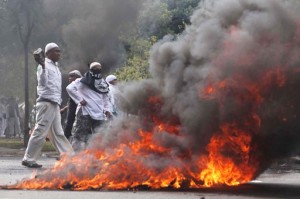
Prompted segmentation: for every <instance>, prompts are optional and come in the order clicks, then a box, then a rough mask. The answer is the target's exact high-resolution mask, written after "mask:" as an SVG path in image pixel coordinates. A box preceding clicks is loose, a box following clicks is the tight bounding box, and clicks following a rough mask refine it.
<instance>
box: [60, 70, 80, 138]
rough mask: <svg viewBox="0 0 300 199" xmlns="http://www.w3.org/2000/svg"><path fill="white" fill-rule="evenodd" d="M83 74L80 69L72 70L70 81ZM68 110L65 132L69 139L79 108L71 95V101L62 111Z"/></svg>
mask: <svg viewBox="0 0 300 199" xmlns="http://www.w3.org/2000/svg"><path fill="white" fill-rule="evenodd" d="M81 77H82V75H81V73H80V71H78V70H73V71H71V72H69V83H72V82H73V81H75V80H76V79H77V78H81ZM66 109H67V110H68V113H67V122H66V126H65V129H64V132H65V136H66V138H67V139H69V138H70V137H71V135H72V127H73V124H74V121H75V116H76V109H77V104H76V103H75V102H74V100H73V99H72V98H71V97H69V101H68V105H67V106H65V107H64V108H63V109H62V110H61V112H63V111H65V110H66Z"/></svg>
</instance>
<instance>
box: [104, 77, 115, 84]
mask: <svg viewBox="0 0 300 199" xmlns="http://www.w3.org/2000/svg"><path fill="white" fill-rule="evenodd" d="M116 79H117V77H116V76H114V75H108V76H107V77H106V78H105V81H106V82H107V83H110V82H111V81H114V80H116Z"/></svg>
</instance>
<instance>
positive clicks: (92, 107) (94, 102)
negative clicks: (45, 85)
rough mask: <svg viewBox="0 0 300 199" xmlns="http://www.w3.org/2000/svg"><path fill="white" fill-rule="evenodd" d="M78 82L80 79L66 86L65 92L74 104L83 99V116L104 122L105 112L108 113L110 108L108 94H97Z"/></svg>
mask: <svg viewBox="0 0 300 199" xmlns="http://www.w3.org/2000/svg"><path fill="white" fill-rule="evenodd" d="M80 80H81V78H78V79H76V80H75V81H73V82H72V83H70V84H69V85H68V86H67V88H66V90H67V92H68V94H69V96H70V97H71V98H72V99H73V100H74V102H75V103H76V104H79V102H81V101H82V100H83V99H84V100H85V101H86V102H87V104H86V105H85V106H81V108H82V114H83V115H89V116H90V117H91V118H93V119H95V120H106V119H107V118H106V116H105V112H106V111H109V112H110V106H111V105H110V101H109V98H108V94H101V93H97V92H96V91H93V90H92V89H90V88H89V87H88V86H86V85H85V84H83V83H81V82H80ZM103 81H104V80H103Z"/></svg>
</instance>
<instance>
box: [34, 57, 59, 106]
mask: <svg viewBox="0 0 300 199" xmlns="http://www.w3.org/2000/svg"><path fill="white" fill-rule="evenodd" d="M37 80H38V85H37V94H38V96H39V97H38V99H37V101H39V100H40V99H47V100H50V101H52V102H56V103H58V104H61V102H62V99H61V91H62V90H61V86H62V79H61V72H60V70H59V68H58V66H57V63H54V62H53V61H52V60H50V59H48V58H46V59H45V69H43V68H42V66H41V65H39V66H38V68H37Z"/></svg>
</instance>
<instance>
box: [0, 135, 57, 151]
mask: <svg viewBox="0 0 300 199" xmlns="http://www.w3.org/2000/svg"><path fill="white" fill-rule="evenodd" d="M0 147H4V148H9V149H22V148H24V140H23V139H21V138H0ZM42 151H43V152H47V151H55V149H54V147H53V145H52V144H51V143H50V142H49V141H47V142H46V143H45V144H44V146H43V149H42Z"/></svg>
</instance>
